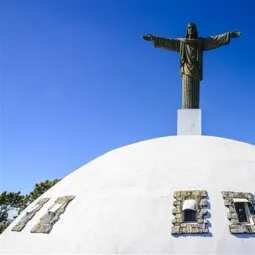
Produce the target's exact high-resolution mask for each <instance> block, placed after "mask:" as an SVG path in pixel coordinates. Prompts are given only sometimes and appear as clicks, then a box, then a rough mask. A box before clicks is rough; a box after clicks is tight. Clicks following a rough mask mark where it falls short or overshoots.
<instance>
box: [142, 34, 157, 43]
mask: <svg viewBox="0 0 255 255" xmlns="http://www.w3.org/2000/svg"><path fill="white" fill-rule="evenodd" d="M154 38H155V36H154V35H151V34H146V35H144V36H143V39H144V40H146V41H153V40H154Z"/></svg>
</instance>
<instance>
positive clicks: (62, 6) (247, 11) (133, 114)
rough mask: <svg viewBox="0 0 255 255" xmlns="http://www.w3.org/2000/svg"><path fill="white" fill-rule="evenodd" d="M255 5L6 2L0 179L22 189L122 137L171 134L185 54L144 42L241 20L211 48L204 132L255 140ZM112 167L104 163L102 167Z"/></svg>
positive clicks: (220, 29)
mask: <svg viewBox="0 0 255 255" xmlns="http://www.w3.org/2000/svg"><path fill="white" fill-rule="evenodd" d="M254 9H255V2H254V1H252V0H251V1H205V0H204V1H169V0H168V1H149V0H144V1H139V0H129V1H124V0H123V1H121V0H118V1H117V0H101V1H99V0H84V1H80V0H68V1H67V0H50V1H49V0H31V1H30V0H26V1H19V0H0V31H1V33H0V82H1V100H0V102H1V121H0V125H1V126H0V127H1V158H0V159H1V162H0V163H1V164H0V167H1V172H0V173H1V176H0V177H1V183H0V184H1V187H0V191H3V190H7V191H19V190H20V191H21V192H23V193H27V192H29V191H31V190H32V189H33V186H34V184H35V183H36V182H40V181H44V180H46V179H49V180H51V179H55V178H62V177H64V176H66V175H67V174H69V173H71V172H72V171H74V170H75V169H77V168H79V167H80V166H82V165H84V164H85V163H87V162H89V161H90V160H92V159H94V158H96V157H98V156H99V155H101V154H104V153H106V152H108V151H110V150H112V149H115V148H118V147H120V146H124V145H128V144H130V143H135V142H138V141H142V140H146V139H151V138H156V137H162V136H169V135H175V134H176V116H177V109H179V108H180V107H181V78H180V75H179V56H178V53H175V52H170V51H163V50H160V49H155V48H153V46H152V44H151V43H149V42H146V41H144V40H142V39H141V38H142V35H143V34H145V33H152V34H156V35H161V36H165V37H169V38H171V37H172V38H174V37H184V35H185V30H186V25H187V23H188V22H190V21H192V22H195V23H196V24H197V27H198V31H199V35H200V36H202V37H203V36H204V37H207V36H211V35H217V34H221V33H224V32H228V31H232V30H234V29H237V30H239V31H241V32H242V36H241V37H240V38H238V39H232V41H231V43H230V45H228V46H224V47H221V48H218V49H216V50H212V51H209V52H205V54H204V80H203V82H202V84H201V108H202V118H203V133H204V134H205V135H213V136H220V137H227V138H231V139H235V140H240V141H243V142H248V143H251V144H255V118H254V116H255V100H254V95H255V64H254V61H255V51H254V49H252V47H253V43H254V42H255V33H254V27H253V26H254V25H253V24H254V23H255V17H254V16H255V15H254ZM106 170H107V169H106Z"/></svg>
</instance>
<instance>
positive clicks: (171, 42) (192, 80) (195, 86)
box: [153, 33, 230, 109]
mask: <svg viewBox="0 0 255 255" xmlns="http://www.w3.org/2000/svg"><path fill="white" fill-rule="evenodd" d="M229 41H230V33H225V34H222V35H216V36H212V37H208V38H198V39H187V38H176V39H167V38H163V37H158V36H156V37H155V38H154V40H153V43H154V46H155V47H156V48H161V49H165V50H172V51H176V52H180V73H181V76H182V108H191V109H198V108H199V90H200V81H201V80H202V79H203V51H207V50H212V49H215V48H218V47H220V46H222V45H225V44H228V43H229Z"/></svg>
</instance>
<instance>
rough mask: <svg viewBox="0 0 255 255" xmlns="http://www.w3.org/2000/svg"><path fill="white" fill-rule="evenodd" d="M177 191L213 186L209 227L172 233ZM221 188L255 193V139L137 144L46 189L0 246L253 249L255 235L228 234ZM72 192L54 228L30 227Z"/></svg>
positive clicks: (13, 249) (18, 249) (27, 249)
mask: <svg viewBox="0 0 255 255" xmlns="http://www.w3.org/2000/svg"><path fill="white" fill-rule="evenodd" d="M179 190H206V191H207V195H208V202H209V208H208V211H209V214H208V215H209V218H208V221H209V224H208V227H209V234H199V235H192V234H188V235H172V234H171V228H172V220H173V219H174V215H173V214H172V210H173V202H174V192H175V191H179ZM222 191H235V192H250V193H253V194H254V191H255V146H253V145H249V144H246V143H241V142H237V141H233V140H228V139H223V138H217V137H208V136H173V137H163V138H157V139H152V140H148V141H144V142H140V143H136V144H132V145H129V146H125V147H122V148H119V149H116V150H113V151H111V152H109V153H106V154H105V155H103V156H101V157H99V158H97V159H95V160H93V161H92V162H90V163H88V164H86V165H85V166H83V167H81V168H80V169H78V170H76V171H74V172H73V173H71V174H70V175H68V176H67V177H65V178H64V179H63V180H62V181H61V182H59V183H58V184H56V185H55V186H54V187H53V188H51V189H50V190H48V191H47V192H46V193H45V194H43V195H42V196H41V197H40V198H39V199H38V200H40V199H41V198H50V200H49V201H48V202H46V204H44V206H43V207H42V208H41V209H40V210H39V211H38V212H37V213H36V214H35V216H34V217H33V218H32V219H31V220H30V221H29V222H28V223H27V225H26V226H25V228H24V229H23V230H22V231H20V232H16V231H12V228H13V227H14V226H15V225H16V224H17V223H18V222H19V221H20V219H21V218H22V216H23V215H24V214H25V213H26V210H25V211H24V212H23V213H22V214H21V215H20V216H19V217H18V218H17V219H16V220H15V221H14V222H12V224H11V225H10V226H9V227H8V229H7V230H6V231H5V232H4V233H3V234H2V235H1V236H0V242H1V252H2V253H90V254H91V253H97V254H106V253H111V254H116V253H123V254H124V253H125V254H134V253H136V254H138V253H147V254H150V253H154V254H155V253H156V254H163V253H164V254H182V253H183V254H212V253H213V254H255V235H254V234H253V235H252V234H239V235H233V234H231V233H230V231H229V220H228V218H227V213H228V208H227V207H226V206H224V200H223V197H222V193H221V192H222ZM67 195H68V196H70V195H73V196H75V198H74V199H73V200H72V201H71V202H70V203H69V204H68V206H67V207H66V210H65V212H64V213H63V214H61V215H60V219H59V220H58V221H57V222H56V223H55V224H54V225H53V228H52V230H51V232H50V233H49V234H43V233H30V230H31V229H32V228H33V227H34V226H35V225H36V224H37V223H38V222H39V219H40V218H41V217H42V216H43V215H44V214H45V213H46V212H47V210H48V208H49V207H50V206H51V205H52V204H53V203H54V201H55V200H56V199H57V198H58V197H62V196H67ZM38 200H36V201H35V202H34V203H33V204H32V205H31V206H33V205H34V204H36V202H37V201H38ZM31 206H29V208H31ZM29 208H28V210H29Z"/></svg>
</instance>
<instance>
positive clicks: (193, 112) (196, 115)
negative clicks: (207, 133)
mask: <svg viewBox="0 0 255 255" xmlns="http://www.w3.org/2000/svg"><path fill="white" fill-rule="evenodd" d="M177 135H202V125H201V109H179V110H178V117H177Z"/></svg>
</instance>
